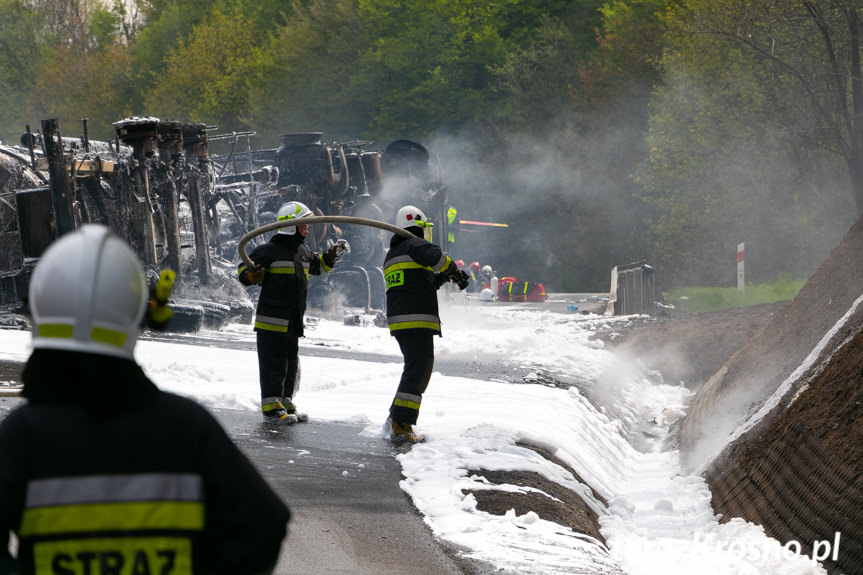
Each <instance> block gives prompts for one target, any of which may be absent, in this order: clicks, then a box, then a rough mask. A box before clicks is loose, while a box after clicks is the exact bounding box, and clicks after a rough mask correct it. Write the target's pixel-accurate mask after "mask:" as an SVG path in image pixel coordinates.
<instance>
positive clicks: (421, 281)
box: [384, 206, 468, 443]
mask: <svg viewBox="0 0 863 575" xmlns="http://www.w3.org/2000/svg"><path fill="white" fill-rule="evenodd" d="M396 225H397V226H399V227H400V228H404V229H405V230H407V231H409V232H410V233H411V234H413V235H414V236H415V237H410V238H407V237H403V236H401V235H398V234H396V235H394V236H393V238H392V240H391V241H390V250H389V252H388V253H387V255H386V259H385V261H384V275H385V276H386V282H387V323H388V325H389V329H390V334H391V335H393V336H394V337H395V338H396V341H397V342H398V344H399V348H400V349H401V352H402V357H403V358H404V369H403V371H402V376H401V380H400V381H399V387H398V390H397V391H396V394H395V397H394V398H393V402H392V404H391V406H390V416H389V418H388V419H387V422H386V424H385V429H384V430H385V432H387V433H388V434H389V436H390V437H391V438H392V439H394V440H396V441H407V442H410V443H419V442H420V441H422V439H423V438H422V436H420V435H418V434H417V433H415V432H414V430H413V426H414V425H415V424H416V422H417V418H418V417H419V410H420V403H421V402H422V396H423V393H425V391H426V388H427V387H428V383H429V379H430V378H431V374H432V368H433V367H434V336H435V335H438V336H439V335H441V327H440V317H439V315H438V300H437V289H438V288H440V287H441V285H443V284H444V283H445V282H447V281H453V282H456V283H458V284H459V288H460V289H462V290H463V289H465V288H466V287H467V285H468V284H467V281H468V280H467V274H466V273H465V272H462V271H459V269H458V267H457V266H456V264H455V262H453V261H452V259H450V257H449V256H448V255H446V254H445V253H443V251H442V250H441V248H440V247H439V246H437V245H435V244H432V243H430V242H428V241H426V240H425V239H424V232H425V231H426V230H429V228H430V227H431V223H430V222H428V220H426V217H425V214H423V213H422V211H420V210H419V209H418V208H416V207H414V206H404V207H403V208H401V209H400V210H399V211H398V214H397V215H396Z"/></svg>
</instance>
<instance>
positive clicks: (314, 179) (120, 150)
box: [0, 117, 449, 331]
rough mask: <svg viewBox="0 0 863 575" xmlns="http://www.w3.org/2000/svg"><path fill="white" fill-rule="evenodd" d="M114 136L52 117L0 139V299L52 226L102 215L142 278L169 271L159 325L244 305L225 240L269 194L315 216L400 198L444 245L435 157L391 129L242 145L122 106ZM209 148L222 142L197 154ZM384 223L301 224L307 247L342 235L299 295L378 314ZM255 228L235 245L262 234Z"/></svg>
mask: <svg viewBox="0 0 863 575" xmlns="http://www.w3.org/2000/svg"><path fill="white" fill-rule="evenodd" d="M113 126H114V129H115V139H114V141H91V140H89V138H88V137H87V123H86V120H84V121H83V135H82V136H80V137H76V138H69V137H62V136H61V135H60V128H59V124H58V122H57V121H56V120H53V119H52V120H44V121H42V129H41V131H38V132H36V133H33V132H31V130H30V127H29V126H28V127H27V130H26V133H25V134H24V135H23V136H22V138H21V144H20V145H15V146H7V145H0V306H2V308H4V309H7V310H8V309H12V310H14V311H24V302H25V301H26V294H27V289H28V283H29V278H30V274H31V272H32V270H33V267H34V266H35V264H36V262H37V261H38V258H39V257H40V255H41V254H42V252H43V251H44V250H45V248H47V247H48V245H50V243H51V242H53V241H54V240H55V239H56V238H57V237H59V236H60V235H62V234H64V233H66V232H68V231H70V230H73V229H75V228H77V227H79V226H81V225H82V224H84V223H88V222H95V223H102V224H105V225H107V226H108V227H110V228H111V229H112V230H114V231H115V232H116V233H117V234H118V235H119V236H120V237H122V238H124V239H125V240H126V241H127V242H128V243H129V244H130V246H132V249H133V250H134V251H135V252H136V254H137V255H138V257H139V259H140V261H141V263H142V265H143V266H144V268H145V270H146V271H147V275H148V278H149V279H150V281H151V282H152V283H155V281H156V280H157V278H158V276H159V273H160V271H161V270H163V269H171V270H174V271H175V272H176V278H177V281H176V284H175V286H174V290H173V295H172V300H171V307H172V309H173V310H174V312H175V321H174V322H172V329H174V330H177V331H196V330H197V329H199V328H200V327H201V326H218V325H221V324H222V323H224V322H226V321H229V320H234V319H236V320H239V321H245V320H248V319H250V318H251V315H252V314H253V307H254V300H255V298H256V297H257V293H256V292H257V288H256V287H252V288H244V287H243V286H242V285H240V283H239V282H238V281H237V280H236V267H237V264H238V262H239V261H240V256H239V254H238V250H237V248H238V243H239V242H240V239H241V238H242V237H243V236H244V235H245V234H247V233H249V232H250V231H252V230H254V229H256V228H258V227H260V226H262V225H264V224H269V223H271V222H273V221H275V214H276V212H277V211H278V209H279V207H280V206H281V205H282V204H284V203H286V202H288V201H292V200H297V201H301V202H303V203H304V204H306V205H307V206H309V208H310V209H311V210H312V211H313V212H314V214H315V215H319V216H356V217H361V218H367V219H373V220H379V221H386V222H391V221H392V220H393V217H394V215H395V212H396V211H397V210H398V208H399V207H401V205H404V204H406V203H410V204H414V205H416V206H418V207H420V209H422V210H423V211H424V212H425V213H426V215H427V216H428V217H429V218H430V219H431V220H432V221H433V223H434V228H433V237H432V241H434V242H435V243H438V244H439V245H441V246H442V248H443V249H444V250H446V248H447V246H446V243H447V225H448V221H447V211H448V209H449V199H448V190H447V187H446V186H445V185H444V184H443V182H442V179H441V174H440V166H439V163H438V162H437V160H436V158H435V157H434V156H433V155H432V154H430V153H429V151H428V150H426V148H424V147H423V146H422V145H421V144H418V143H416V142H413V141H410V140H396V141H394V142H392V143H390V144H389V145H388V146H386V148H385V149H384V150H383V151H373V150H369V149H367V148H369V147H370V146H371V145H372V142H365V141H353V142H345V143H326V142H324V141H323V139H322V138H323V134H322V133H320V132H306V133H292V134H285V135H283V136H281V137H280V139H281V143H280V145H279V146H278V147H275V148H269V149H257V150H253V149H252V139H253V137H254V136H255V133H254V132H231V133H225V134H218V133H216V134H210V132H214V131H215V130H216V129H215V128H213V127H210V126H207V125H206V124H201V123H182V122H178V121H161V120H159V119H158V118H153V117H134V118H126V119H123V120H121V121H118V122H116V123H114V125H113ZM217 147H221V148H224V151H223V153H219V154H216V153H211V150H215V149H216V148H217ZM390 235H391V234H390V233H388V232H386V231H384V230H381V229H377V228H372V227H367V226H359V225H335V224H332V223H327V224H315V225H314V226H312V228H311V230H310V234H309V237H308V238H307V240H306V241H307V242H308V243H309V244H310V247H311V248H312V249H313V250H316V251H322V250H326V249H327V248H329V247H330V246H331V245H332V244H334V243H335V242H337V241H339V240H346V241H347V244H348V246H349V250H348V251H347V252H346V253H345V254H344V255H343V256H342V259H341V261H340V262H339V265H338V266H336V268H335V269H333V270H332V271H331V272H330V273H329V274H325V275H324V276H320V277H315V276H312V277H311V278H310V283H309V305H310V307H312V308H319V309H321V310H323V311H326V312H328V313H331V314H342V315H343V316H344V317H345V321H346V322H359V321H365V320H364V319H363V316H366V317H368V318H377V320H378V321H377V323H380V319H381V317H382V313H381V312H382V311H383V308H384V305H385V292H386V283H385V281H384V275H383V270H382V269H381V265H382V263H383V259H384V254H385V253H386V250H387V248H388V244H389V238H390ZM268 238H269V234H268V235H260V236H257V237H255V238H254V239H253V240H252V241H251V243H250V246H249V249H251V248H252V247H253V246H254V245H257V244H259V243H262V242H265V241H267V240H268Z"/></svg>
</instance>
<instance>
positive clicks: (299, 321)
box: [237, 233, 335, 336]
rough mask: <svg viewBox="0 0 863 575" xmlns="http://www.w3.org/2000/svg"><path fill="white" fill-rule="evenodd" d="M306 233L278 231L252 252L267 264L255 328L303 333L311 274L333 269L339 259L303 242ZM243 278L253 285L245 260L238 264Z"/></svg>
mask: <svg viewBox="0 0 863 575" xmlns="http://www.w3.org/2000/svg"><path fill="white" fill-rule="evenodd" d="M304 239H305V238H303V236H301V235H300V234H299V233H297V234H294V235H290V236H289V235H286V234H276V235H274V236H273V238H272V239H271V240H270V241H269V242H267V243H265V244H262V245H260V246H258V247H256V248H255V249H254V250H252V252H251V253H250V254H249V259H251V260H252V261H253V262H255V264H257V265H259V266H261V267H264V268H266V270H267V273H266V274H265V275H264V281H262V282H261V294H260V296H259V297H258V307H257V311H256V313H255V331H261V330H264V331H273V332H280V333H293V334H295V335H297V336H302V335H303V316H304V315H305V313H306V294H307V292H308V289H309V287H308V286H309V274H312V275H320V274H321V272H329V271H330V270H331V269H332V267H333V264H334V263H335V262H328V261H327V258H326V256H325V255H324V254H314V253H312V251H311V249H309V247H308V246H307V245H305V244H304V243H303V240H304ZM237 273H238V274H239V279H240V282H242V283H243V285H251V282H250V281H249V279H248V275H249V270H248V268H247V266H246V264H245V263H243V262H240V265H239V266H238V267H237Z"/></svg>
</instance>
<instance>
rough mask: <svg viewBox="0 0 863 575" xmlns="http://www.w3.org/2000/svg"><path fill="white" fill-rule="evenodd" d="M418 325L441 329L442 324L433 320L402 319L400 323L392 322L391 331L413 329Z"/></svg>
mask: <svg viewBox="0 0 863 575" xmlns="http://www.w3.org/2000/svg"><path fill="white" fill-rule="evenodd" d="M416 327H424V328H428V329H434V330H440V324H438V323H435V322H433V321H401V322H398V323H391V324H390V331H396V330H399V329H412V328H416Z"/></svg>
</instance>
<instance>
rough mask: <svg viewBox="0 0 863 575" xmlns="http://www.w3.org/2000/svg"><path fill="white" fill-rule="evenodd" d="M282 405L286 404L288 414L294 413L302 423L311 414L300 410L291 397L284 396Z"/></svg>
mask: <svg viewBox="0 0 863 575" xmlns="http://www.w3.org/2000/svg"><path fill="white" fill-rule="evenodd" d="M282 405H284V406H285V411H287V412H288V415H293V416H294V417H296V418H297V421H299V422H300V423H305V422H307V421H308V420H309V414H308V413H306V412H304V411H300V410H298V409H297V406H296V404H294V402H293V401H292V400H291V398H290V397H283V398H282Z"/></svg>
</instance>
